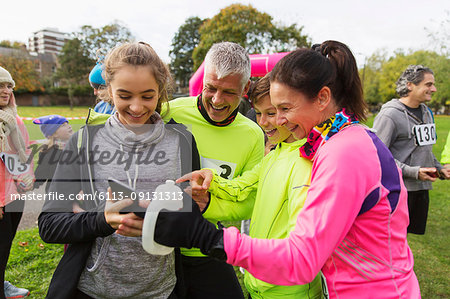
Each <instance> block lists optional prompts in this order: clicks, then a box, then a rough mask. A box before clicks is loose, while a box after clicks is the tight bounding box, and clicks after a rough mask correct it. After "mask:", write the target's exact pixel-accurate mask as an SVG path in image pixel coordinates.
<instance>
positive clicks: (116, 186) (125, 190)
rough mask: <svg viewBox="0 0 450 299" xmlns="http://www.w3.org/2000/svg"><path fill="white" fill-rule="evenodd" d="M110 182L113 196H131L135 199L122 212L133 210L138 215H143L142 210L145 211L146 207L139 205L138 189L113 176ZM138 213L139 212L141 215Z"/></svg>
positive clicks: (122, 197) (120, 197)
mask: <svg viewBox="0 0 450 299" xmlns="http://www.w3.org/2000/svg"><path fill="white" fill-rule="evenodd" d="M108 183H109V187H111V192H112V194H113V197H115V198H116V199H124V198H131V199H132V200H133V204H132V205H130V206H128V207H125V208H123V209H122V210H121V211H120V214H127V213H130V212H133V213H135V214H136V215H137V216H139V217H141V216H142V212H144V211H145V209H144V208H142V207H141V206H139V199H138V198H137V194H136V191H135V190H134V189H133V188H131V187H129V186H127V185H125V184H124V183H122V182H121V181H118V180H116V179H114V178H111V177H110V178H108ZM137 213H139V215H138V214H137Z"/></svg>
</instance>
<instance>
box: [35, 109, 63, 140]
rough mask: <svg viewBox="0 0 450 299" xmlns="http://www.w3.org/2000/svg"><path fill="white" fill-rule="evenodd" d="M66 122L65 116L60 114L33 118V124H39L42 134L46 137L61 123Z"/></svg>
mask: <svg viewBox="0 0 450 299" xmlns="http://www.w3.org/2000/svg"><path fill="white" fill-rule="evenodd" d="M68 122H69V121H68V120H67V118H65V117H63V116H60V115H47V116H41V117H39V118H36V119H34V120H33V123H34V124H36V125H40V126H41V131H42V134H44V136H45V137H46V138H48V137H50V136H52V135H53V134H54V133H55V132H56V130H58V129H59V127H60V126H61V125H62V124H64V123H68Z"/></svg>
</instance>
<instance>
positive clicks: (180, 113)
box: [161, 97, 264, 256]
mask: <svg viewBox="0 0 450 299" xmlns="http://www.w3.org/2000/svg"><path fill="white" fill-rule="evenodd" d="M164 107H165V106H164V105H163V108H164ZM161 115H162V116H163V119H164V121H168V120H170V119H171V118H173V119H174V120H175V121H176V122H178V123H182V124H184V125H186V126H188V130H190V131H191V133H192V135H194V137H195V141H196V142H197V148H198V151H199V154H200V160H201V166H202V168H212V169H215V170H217V171H218V172H219V174H220V175H221V176H222V177H224V178H228V179H232V178H235V177H237V176H240V175H241V174H243V173H244V172H245V171H247V170H250V169H252V168H253V167H254V166H256V165H257V164H258V163H259V162H260V161H261V160H262V158H263V157H264V134H263V132H262V130H261V128H260V127H259V126H258V125H257V124H256V123H254V122H253V121H251V120H250V119H248V118H246V117H245V116H243V115H242V114H240V113H238V114H237V116H236V118H235V120H234V121H233V122H232V123H231V124H229V125H227V126H224V127H218V126H214V125H212V124H210V123H209V122H208V121H206V120H205V119H204V118H203V116H202V115H201V114H200V112H199V110H198V108H197V97H187V98H178V99H175V100H173V101H170V102H169V109H168V111H167V110H165V109H163V111H162V112H161ZM247 195H248V199H247V201H246V202H242V203H239V204H238V205H239V206H242V208H241V209H239V210H240V211H241V212H240V213H239V212H236V213H237V214H238V215H237V216H238V217H239V219H249V218H250V216H251V209H249V207H252V206H253V204H254V200H255V196H256V189H255V190H254V192H250V193H249V194H247ZM205 218H206V217H205ZM207 219H208V220H209V221H210V222H212V223H214V224H216V223H217V221H225V220H228V219H226V217H225V218H214V217H208V218H207ZM181 253H182V254H183V255H186V256H204V255H203V254H201V253H200V250H199V249H191V250H187V249H183V248H182V249H181Z"/></svg>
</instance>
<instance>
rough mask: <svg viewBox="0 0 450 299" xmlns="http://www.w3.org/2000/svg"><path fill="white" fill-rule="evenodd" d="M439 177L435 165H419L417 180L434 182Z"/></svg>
mask: <svg viewBox="0 0 450 299" xmlns="http://www.w3.org/2000/svg"><path fill="white" fill-rule="evenodd" d="M438 177H439V174H438V172H437V170H436V168H435V167H421V168H420V169H419V180H421V181H431V182H434V181H436V179H437V178H438Z"/></svg>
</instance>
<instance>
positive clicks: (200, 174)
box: [176, 169, 214, 211]
mask: <svg viewBox="0 0 450 299" xmlns="http://www.w3.org/2000/svg"><path fill="white" fill-rule="evenodd" d="M213 176H214V174H213V172H212V171H211V170H209V169H201V170H197V171H194V172H191V173H188V174H186V175H184V176H182V177H181V178H179V179H178V180H177V181H176V182H177V183H181V182H186V181H189V182H190V185H191V186H190V187H189V188H186V189H185V190H184V192H186V193H187V194H189V195H191V196H192V198H193V199H194V201H195V202H196V203H197V204H198V206H199V208H200V211H203V210H204V209H205V208H206V206H207V205H208V203H209V199H210V194H209V192H208V189H209V187H210V186H211V181H212V179H213Z"/></svg>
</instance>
